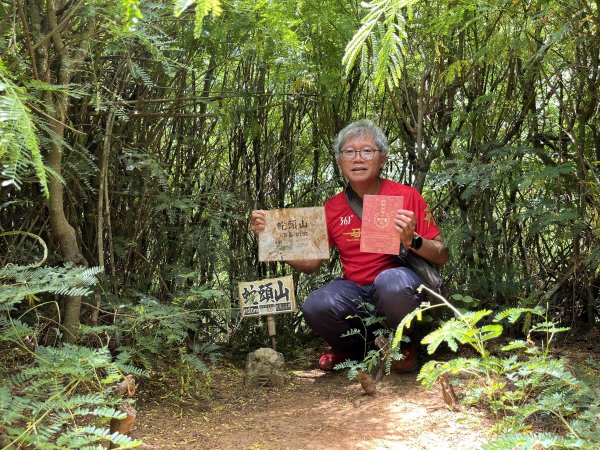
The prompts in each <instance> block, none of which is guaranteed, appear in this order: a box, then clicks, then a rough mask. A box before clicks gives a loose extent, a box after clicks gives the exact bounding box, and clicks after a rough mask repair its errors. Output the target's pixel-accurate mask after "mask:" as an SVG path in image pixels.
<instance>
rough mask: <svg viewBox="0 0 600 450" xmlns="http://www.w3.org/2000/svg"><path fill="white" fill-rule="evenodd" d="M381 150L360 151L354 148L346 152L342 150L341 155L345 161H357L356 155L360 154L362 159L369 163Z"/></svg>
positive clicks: (363, 149)
mask: <svg viewBox="0 0 600 450" xmlns="http://www.w3.org/2000/svg"><path fill="white" fill-rule="evenodd" d="M379 151H381V150H379V149H374V148H369V147H366V148H362V149H360V150H354V149H353V148H347V149H344V150H341V151H340V153H341V154H342V159H343V160H344V161H354V160H355V159H356V154H357V153H360V157H361V158H362V159H364V160H365V161H369V160H371V159H373V156H375V152H379Z"/></svg>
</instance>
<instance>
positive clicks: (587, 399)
mask: <svg viewBox="0 0 600 450" xmlns="http://www.w3.org/2000/svg"><path fill="white" fill-rule="evenodd" d="M424 289H427V288H424ZM436 296H437V295H436ZM437 297H439V298H440V299H441V301H442V303H441V304H439V305H429V304H423V305H422V307H421V308H419V309H418V310H416V311H414V312H413V313H411V314H409V315H408V316H407V317H406V318H405V319H404V320H403V321H402V323H401V324H400V325H399V327H398V329H397V331H396V334H395V336H394V340H393V342H392V347H397V346H398V344H399V342H400V340H401V339H402V337H403V329H404V328H405V327H409V326H410V324H411V322H412V321H413V320H414V319H415V318H416V319H419V318H420V317H422V315H423V313H424V311H427V310H429V309H432V308H437V307H441V306H447V307H449V308H450V309H452V310H453V312H454V313H455V318H453V319H451V320H449V321H446V322H445V323H443V324H442V325H441V326H440V327H439V328H438V329H436V330H434V331H433V332H431V333H429V334H428V335H427V336H425V338H424V339H423V340H422V342H423V344H426V345H427V351H428V353H429V354H433V353H434V352H435V351H436V350H437V349H438V348H439V346H440V345H441V344H442V343H445V344H446V345H448V347H450V349H452V350H454V351H456V350H458V347H459V345H468V346H470V347H471V348H472V349H473V350H475V352H476V356H474V357H463V358H455V359H452V360H450V361H445V362H441V361H435V360H432V361H429V362H427V363H426V364H425V365H424V366H423V367H422V369H421V371H420V373H419V375H418V379H419V380H421V381H422V382H423V384H424V385H426V386H427V387H429V388H431V387H432V386H433V385H434V384H435V383H436V382H437V381H438V380H440V378H441V377H447V376H455V377H456V376H458V375H460V377H461V380H462V383H463V384H464V385H463V388H464V392H463V395H462V401H463V402H464V403H468V404H477V405H479V406H484V407H487V408H488V409H489V410H490V411H491V413H492V414H494V415H495V416H496V418H497V419H498V420H499V422H498V425H497V430H496V431H497V432H498V434H499V435H501V437H500V438H498V439H495V440H493V441H492V442H490V443H489V444H487V445H486V446H485V447H484V448H486V449H513V448H537V447H535V446H536V445H538V446H539V445H541V446H543V448H586V449H588V448H589V449H592V448H598V446H599V445H600V426H599V425H600V424H599V422H598V417H600V399H599V398H598V396H597V393H596V392H597V389H598V381H597V379H593V378H592V377H588V379H587V380H583V379H582V378H578V377H576V375H575V374H574V372H573V369H571V368H570V367H568V366H567V365H566V363H565V362H564V361H562V360H559V359H556V358H555V357H553V356H552V355H551V353H550V347H551V343H552V341H553V339H554V337H555V335H556V333H560V332H564V331H567V330H568V328H564V327H560V326H558V324H557V323H556V322H554V321H552V320H550V319H549V318H548V315H547V312H546V309H545V308H543V307H541V306H536V307H534V308H511V309H508V310H506V311H503V312H500V313H498V314H496V315H495V316H494V317H493V320H492V321H491V323H487V324H486V323H483V319H485V318H488V317H490V316H491V315H492V311H490V310H481V311H476V312H460V311H459V310H457V309H456V308H454V307H453V306H452V305H451V304H450V303H449V302H448V301H447V300H446V299H444V298H443V297H441V296H437ZM519 320H523V322H524V323H525V324H526V325H525V328H526V330H525V331H526V339H524V340H512V341H510V342H508V343H505V344H504V345H500V347H499V350H498V352H497V353H496V352H493V351H492V349H493V345H492V341H493V340H497V339H498V338H500V337H501V336H502V334H503V331H504V327H503V325H502V323H504V321H507V322H508V323H510V324H515V323H516V322H517V321H519ZM542 418H543V419H545V420H546V421H548V420H551V421H552V423H553V425H554V426H559V427H560V428H561V430H562V432H561V433H534V432H532V428H533V425H532V424H533V420H534V419H542Z"/></svg>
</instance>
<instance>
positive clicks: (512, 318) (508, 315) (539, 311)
mask: <svg viewBox="0 0 600 450" xmlns="http://www.w3.org/2000/svg"><path fill="white" fill-rule="evenodd" d="M528 313H529V314H534V315H536V316H539V317H544V314H545V313H546V309H545V308H544V307H543V306H536V307H535V308H509V309H506V310H504V311H502V312H499V313H498V314H496V316H495V317H494V321H495V322H500V321H501V320H504V319H508V321H509V322H510V323H515V322H516V321H517V320H519V318H520V317H521V315H523V314H528Z"/></svg>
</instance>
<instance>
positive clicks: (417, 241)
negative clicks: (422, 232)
mask: <svg viewBox="0 0 600 450" xmlns="http://www.w3.org/2000/svg"><path fill="white" fill-rule="evenodd" d="M422 245H423V236H419V235H418V234H417V233H415V234H413V238H412V242H411V243H410V245H408V246H407V247H408V248H412V249H413V250H419V249H420V248H421V246H422Z"/></svg>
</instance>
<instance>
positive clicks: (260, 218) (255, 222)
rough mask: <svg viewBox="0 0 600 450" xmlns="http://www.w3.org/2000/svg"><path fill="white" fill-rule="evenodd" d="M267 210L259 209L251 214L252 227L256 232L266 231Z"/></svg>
mask: <svg viewBox="0 0 600 450" xmlns="http://www.w3.org/2000/svg"><path fill="white" fill-rule="evenodd" d="M266 217H267V212H266V211H265V210H264V209H257V210H254V211H252V214H250V227H251V228H252V231H254V234H258V233H261V232H263V231H265V223H266Z"/></svg>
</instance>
